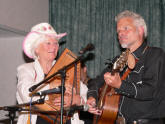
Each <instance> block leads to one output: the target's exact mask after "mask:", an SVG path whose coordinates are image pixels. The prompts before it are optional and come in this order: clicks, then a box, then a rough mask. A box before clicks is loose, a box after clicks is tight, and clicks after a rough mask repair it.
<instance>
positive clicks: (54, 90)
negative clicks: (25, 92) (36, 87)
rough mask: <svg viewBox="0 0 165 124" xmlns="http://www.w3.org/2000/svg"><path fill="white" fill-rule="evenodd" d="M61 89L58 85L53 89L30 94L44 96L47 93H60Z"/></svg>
mask: <svg viewBox="0 0 165 124" xmlns="http://www.w3.org/2000/svg"><path fill="white" fill-rule="evenodd" d="M61 91H62V86H58V87H56V88H53V89H49V90H44V91H40V92H36V93H34V94H32V96H44V95H47V94H60V93H61ZM64 92H65V88H64Z"/></svg>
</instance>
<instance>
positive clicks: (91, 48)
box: [79, 43, 95, 54]
mask: <svg viewBox="0 0 165 124" xmlns="http://www.w3.org/2000/svg"><path fill="white" fill-rule="evenodd" d="M94 48H95V47H94V45H93V44H92V43H88V44H87V46H86V47H85V48H83V49H81V50H80V51H79V53H80V54H84V53H86V52H87V51H91V50H93V49H94Z"/></svg>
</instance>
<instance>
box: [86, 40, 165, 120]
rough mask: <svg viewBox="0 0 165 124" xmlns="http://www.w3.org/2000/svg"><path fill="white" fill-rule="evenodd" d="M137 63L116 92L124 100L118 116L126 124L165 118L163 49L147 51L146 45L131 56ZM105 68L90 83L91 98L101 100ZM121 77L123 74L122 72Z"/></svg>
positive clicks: (164, 64)
mask: <svg viewBox="0 0 165 124" xmlns="http://www.w3.org/2000/svg"><path fill="white" fill-rule="evenodd" d="M132 54H133V55H134V57H135V58H136V59H137V60H138V61H137V63H136V65H135V68H134V69H133V70H132V71H131V72H130V74H129V75H128V76H127V78H126V79H125V80H123V81H122V85H121V87H120V88H119V89H116V92H117V93H118V94H120V95H121V96H122V97H121V99H120V103H119V112H118V114H119V115H121V116H124V117H125V118H126V120H135V119H142V118H145V119H148V118H159V117H165V112H164V110H165V90H164V88H165V53H164V51H163V50H162V49H161V48H156V47H148V46H147V43H146V42H144V43H143V44H142V45H141V46H140V47H139V48H138V49H137V50H136V51H134V52H133V53H132ZM107 71H111V68H106V69H105V70H104V71H103V73H102V74H101V75H100V76H98V77H97V78H96V79H93V80H90V82H88V83H89V85H88V88H89V91H88V97H90V96H93V97H95V98H96V99H97V98H98V96H99V95H98V89H99V88H100V87H102V85H103V84H104V78H103V76H104V73H105V72H107ZM120 74H121V75H122V74H123V72H120Z"/></svg>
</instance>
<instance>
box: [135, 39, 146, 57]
mask: <svg viewBox="0 0 165 124" xmlns="http://www.w3.org/2000/svg"><path fill="white" fill-rule="evenodd" d="M146 47H147V42H146V41H144V42H143V43H142V45H141V46H140V47H139V48H138V49H136V50H135V51H134V52H133V53H132V55H133V56H134V57H135V58H136V59H139V58H140V56H141V55H142V54H143V53H144V51H145V49H146Z"/></svg>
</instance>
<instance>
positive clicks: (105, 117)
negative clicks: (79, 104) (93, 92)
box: [93, 88, 120, 124]
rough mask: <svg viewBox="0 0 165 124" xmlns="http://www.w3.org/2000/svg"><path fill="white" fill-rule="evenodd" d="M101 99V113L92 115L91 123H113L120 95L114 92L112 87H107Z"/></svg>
mask: <svg viewBox="0 0 165 124" xmlns="http://www.w3.org/2000/svg"><path fill="white" fill-rule="evenodd" d="M109 89H110V91H108V92H107V93H106V95H105V97H104V99H103V101H102V103H101V104H102V106H103V107H102V110H103V112H102V114H101V115H100V116H99V115H95V116H94V122H93V124H114V123H115V120H116V118H117V113H118V106H119V104H118V103H119V98H120V95H117V94H115V91H114V89H113V88H109Z"/></svg>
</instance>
